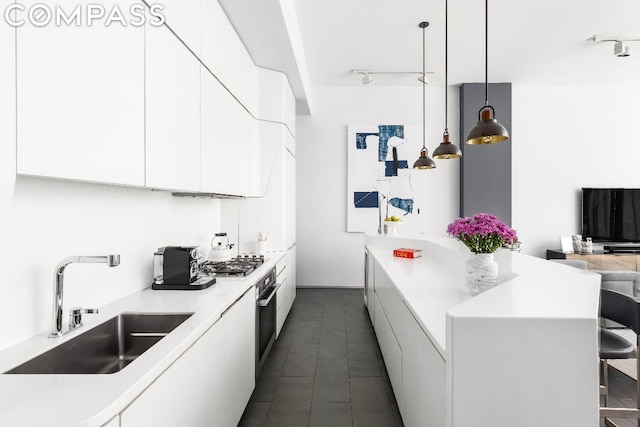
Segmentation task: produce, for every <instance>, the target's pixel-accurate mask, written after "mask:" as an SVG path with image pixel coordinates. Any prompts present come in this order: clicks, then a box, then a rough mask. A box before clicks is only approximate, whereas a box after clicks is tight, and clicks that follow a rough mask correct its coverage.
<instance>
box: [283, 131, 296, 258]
mask: <svg viewBox="0 0 640 427" xmlns="http://www.w3.org/2000/svg"><path fill="white" fill-rule="evenodd" d="M287 134H288V132H285V135H287ZM284 202H285V221H286V223H285V226H286V228H285V234H286V236H285V242H286V247H287V249H288V248H291V247H292V246H293V245H295V243H296V158H295V157H294V155H293V154H292V153H291V152H290V151H289V150H288V149H286V148H285V149H284Z"/></svg>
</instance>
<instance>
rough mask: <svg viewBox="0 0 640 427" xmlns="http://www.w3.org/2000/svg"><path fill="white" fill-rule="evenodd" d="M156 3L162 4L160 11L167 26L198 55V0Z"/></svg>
mask: <svg viewBox="0 0 640 427" xmlns="http://www.w3.org/2000/svg"><path fill="white" fill-rule="evenodd" d="M150 3H153V2H150ZM158 4H161V5H162V6H164V9H163V10H162V12H161V13H162V14H163V15H164V17H165V22H166V23H167V25H168V26H169V28H171V29H172V30H173V31H174V32H175V34H176V35H177V36H178V37H179V38H180V40H182V41H183V42H184V43H185V44H186V45H187V46H188V47H189V49H191V50H192V51H193V52H194V53H195V54H196V55H198V56H200V0H164V1H162V2H161V3H158Z"/></svg>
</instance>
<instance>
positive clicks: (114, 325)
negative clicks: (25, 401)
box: [6, 313, 193, 374]
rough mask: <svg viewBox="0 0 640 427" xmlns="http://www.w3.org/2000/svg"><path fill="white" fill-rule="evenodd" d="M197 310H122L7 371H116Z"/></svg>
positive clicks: (18, 372) (83, 372)
mask: <svg viewBox="0 0 640 427" xmlns="http://www.w3.org/2000/svg"><path fill="white" fill-rule="evenodd" d="M191 315H193V313H178V314H175V313H171V314H164V313H162V314H156V313H122V314H120V315H118V316H116V317H113V318H111V319H109V320H107V321H106V322H104V323H102V324H100V325H98V326H96V327H94V328H92V329H90V330H88V331H86V332H84V333H83V334H81V335H78V336H77V337H75V338H73V339H71V340H69V341H67V342H65V343H64V344H61V345H59V346H57V347H54V348H52V349H51V350H49V351H47V352H46V353H43V354H41V355H39V356H36V357H34V358H33V359H31V360H29V361H27V362H25V363H23V364H22V365H20V366H17V367H16V368H13V369H11V370H10V371H7V372H6V373H7V374H112V373H114V372H118V371H121V370H122V369H123V368H124V367H125V366H127V365H128V364H129V363H131V362H132V361H133V360H135V359H136V358H137V357H138V356H140V355H141V354H142V353H144V352H145V351H147V350H148V349H149V348H151V347H152V346H153V345H154V344H155V343H157V342H158V341H160V340H161V339H162V338H163V337H165V336H166V335H167V334H168V333H169V332H171V331H173V330H174V329H175V328H177V327H178V326H179V325H180V324H181V323H182V322H184V321H185V320H187V319H188V318H189V317H190V316H191Z"/></svg>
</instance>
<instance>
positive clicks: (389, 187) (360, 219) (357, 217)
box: [347, 123, 426, 233]
mask: <svg viewBox="0 0 640 427" xmlns="http://www.w3.org/2000/svg"><path fill="white" fill-rule="evenodd" d="M347 147H348V149H347V154H348V156H347V160H348V164H347V194H348V196H347V197H348V199H347V231H349V232H367V233H377V230H378V224H379V221H381V220H383V219H384V218H385V217H388V216H392V215H395V216H396V217H399V218H402V221H403V223H404V225H403V226H402V229H401V230H402V233H404V232H407V233H414V232H422V231H425V230H426V221H425V218H424V213H423V212H424V210H423V209H421V206H423V205H425V203H426V179H425V176H426V174H424V172H422V173H421V172H420V171H416V170H414V169H413V168H412V167H411V165H412V163H413V160H414V159H416V158H417V157H418V156H419V154H420V149H421V148H422V140H421V128H420V126H417V125H405V124H397V123H383V124H376V125H358V126H356V125H350V126H348V132H347Z"/></svg>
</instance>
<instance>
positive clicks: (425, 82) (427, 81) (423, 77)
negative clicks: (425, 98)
mask: <svg viewBox="0 0 640 427" xmlns="http://www.w3.org/2000/svg"><path fill="white" fill-rule="evenodd" d="M418 81H419V82H422V83H424V84H426V85H428V84H429V77H427V75H426V74H423V75H421V76H420V77H418Z"/></svg>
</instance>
